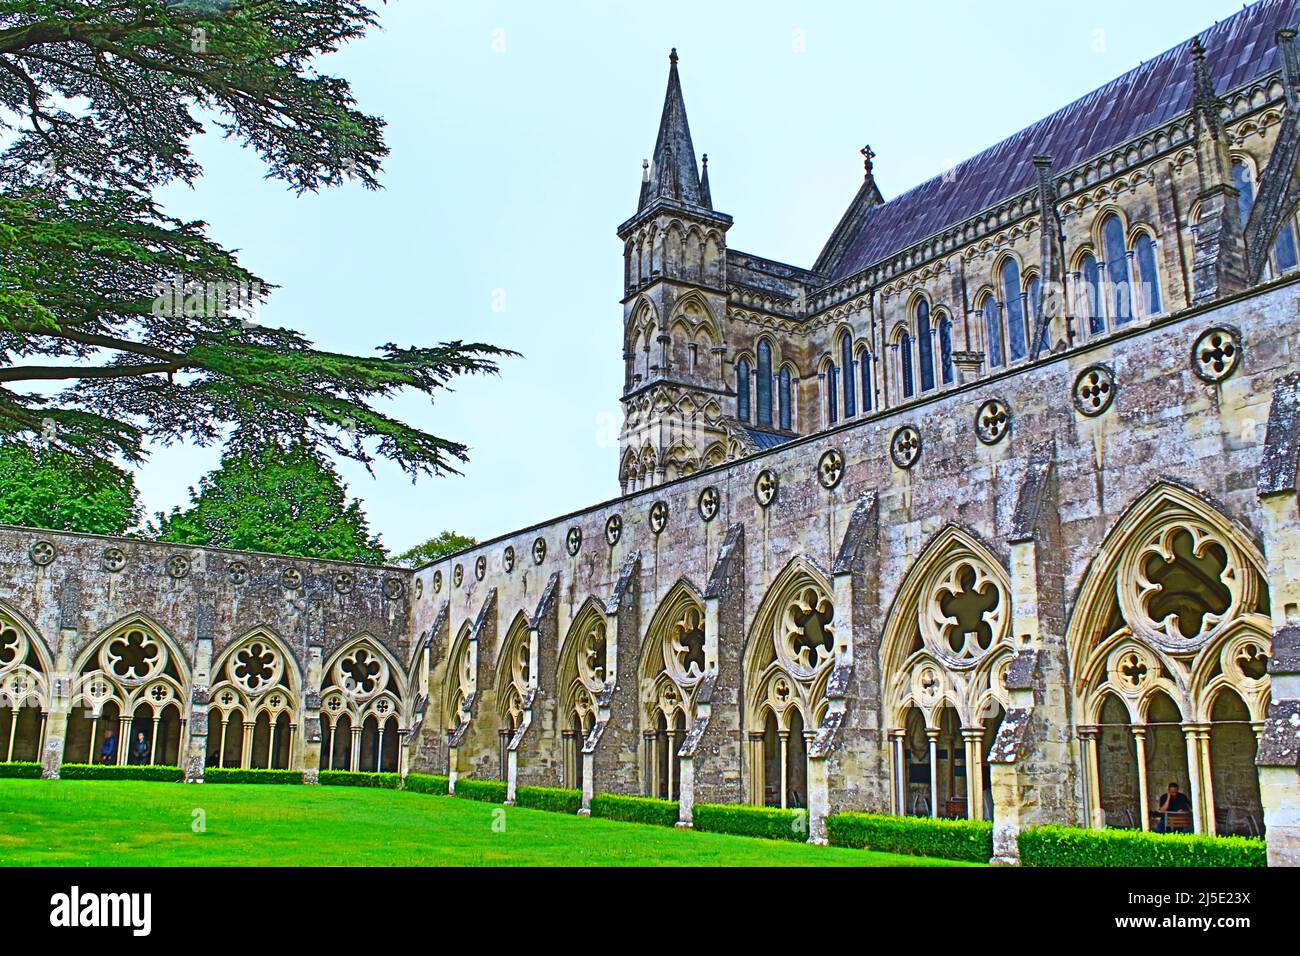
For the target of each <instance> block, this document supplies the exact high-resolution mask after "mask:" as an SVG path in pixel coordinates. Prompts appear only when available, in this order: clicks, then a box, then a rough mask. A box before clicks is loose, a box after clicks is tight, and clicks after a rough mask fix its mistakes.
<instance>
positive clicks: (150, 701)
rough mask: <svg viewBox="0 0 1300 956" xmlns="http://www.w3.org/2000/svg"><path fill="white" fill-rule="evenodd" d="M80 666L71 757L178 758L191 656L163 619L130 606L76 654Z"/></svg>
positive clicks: (67, 747) (68, 742)
mask: <svg viewBox="0 0 1300 956" xmlns="http://www.w3.org/2000/svg"><path fill="white" fill-rule="evenodd" d="M73 674H74V678H73V688H72V698H71V710H70V714H69V718H68V730H67V735H66V737H65V740H64V762H65V763H74V762H95V761H96V760H98V761H99V762H106V763H116V764H125V763H127V762H132V763H139V762H143V763H153V762H161V763H166V764H173V765H174V764H177V763H179V761H180V754H181V746H182V737H183V736H184V731H183V720H184V717H183V713H184V710H183V705H184V702H185V701H186V700H187V699H188V694H189V686H190V672H189V664H188V661H187V659H186V656H185V654H184V652H183V651H182V650H181V648H180V646H179V645H178V644H177V643H176V641H175V639H174V638H173V637H172V636H171V635H170V634H169V633H168V632H167V631H166V629H165V628H163V627H162V626H161V625H160V624H159V623H158V622H157V621H156V620H154V619H153V618H152V617H150V616H149V615H147V614H142V613H136V614H130V615H128V616H126V617H124V618H122V619H121V620H119V621H118V622H116V623H115V624H113V625H111V626H110V627H108V628H106V629H105V630H103V631H101V632H100V635H99V636H98V637H96V638H95V639H94V640H92V641H91V642H89V643H88V644H87V645H86V647H85V648H83V649H82V651H81V653H80V654H78V655H77V659H76V662H75V663H74V665H73ZM141 735H143V737H144V740H145V744H144V747H145V750H146V753H145V754H143V755H141V754H139V753H138V752H137V750H136V747H137V746H139V744H138V741H139V737H140V736H141ZM110 736H111V737H112V738H113V739H114V743H113V744H112V745H110V744H109V743H108V738H109V737H110ZM128 743H129V744H130V746H128ZM110 746H111V750H110Z"/></svg>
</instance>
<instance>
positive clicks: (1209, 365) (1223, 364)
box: [1192, 328, 1241, 382]
mask: <svg viewBox="0 0 1300 956" xmlns="http://www.w3.org/2000/svg"><path fill="white" fill-rule="evenodd" d="M1240 362H1241V336H1240V335H1238V333H1237V331H1236V330H1235V329H1228V328H1214V329H1206V330H1205V331H1204V332H1202V333H1201V334H1200V336H1198V337H1197V339H1196V343H1195V344H1194V345H1193V346H1192V371H1193V372H1195V373H1196V374H1197V376H1198V377H1199V378H1200V379H1201V380H1202V381H1206V382H1222V381H1223V380H1224V379H1225V378H1227V377H1228V376H1229V375H1231V374H1232V373H1233V372H1234V371H1236V369H1237V365H1238V364H1239V363H1240Z"/></svg>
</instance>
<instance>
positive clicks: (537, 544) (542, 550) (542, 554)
mask: <svg viewBox="0 0 1300 956" xmlns="http://www.w3.org/2000/svg"><path fill="white" fill-rule="evenodd" d="M545 560H546V539H545V538H538V539H537V540H536V541H534V542H533V564H541V563H542V562H543V561H545Z"/></svg>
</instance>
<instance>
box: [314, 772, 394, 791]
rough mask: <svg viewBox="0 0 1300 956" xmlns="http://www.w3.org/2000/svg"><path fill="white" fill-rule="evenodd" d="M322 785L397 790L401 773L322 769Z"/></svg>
mask: <svg viewBox="0 0 1300 956" xmlns="http://www.w3.org/2000/svg"><path fill="white" fill-rule="evenodd" d="M320 785H321V786H322V787H379V788H381V789H384V790H397V789H399V788H400V787H401V786H402V777H401V774H396V773H366V772H363V771H352V770H322V771H321V772H320Z"/></svg>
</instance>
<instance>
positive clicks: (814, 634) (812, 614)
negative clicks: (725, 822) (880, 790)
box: [742, 555, 849, 807]
mask: <svg viewBox="0 0 1300 956" xmlns="http://www.w3.org/2000/svg"><path fill="white" fill-rule="evenodd" d="M833 595H834V589H833V588H832V585H831V582H830V578H829V577H828V576H827V575H826V573H825V572H824V571H822V570H821V568H820V567H818V566H817V564H816V563H815V562H813V561H811V560H809V559H808V558H805V557H804V556H802V555H799V556H796V557H794V558H792V559H791V560H790V562H789V563H788V564H787V565H786V566H785V568H783V569H782V570H781V573H780V574H778V575H777V576H776V578H775V579H774V580H773V582H772V584H771V585H770V586H769V587H768V589H767V593H766V594H765V595H764V597H763V601H762V603H761V604H760V605H759V608H758V611H757V613H756V614H755V616H754V620H753V623H752V624H751V626H750V629H749V634H748V637H747V638H746V641H745V652H744V655H743V662H742V667H743V673H744V687H745V712H744V713H745V726H744V727H743V728H742V729H743V730H744V731H745V732H746V734H747V739H748V740H749V743H750V759H749V761H748V768H749V780H748V784H749V787H748V789H749V800H750V802H751V803H757V804H766V805H776V806H781V807H788V806H803V805H804V801H805V800H806V796H807V786H808V764H807V761H808V749H807V743H808V739H809V735H811V734H815V733H816V731H817V729H818V728H819V727H820V721H821V720H823V719H824V718H825V715H826V713H827V697H826V688H827V680H828V678H829V675H830V672H831V670H832V669H833V667H834V664H835V661H836V660H838V659H839V658H840V656H841V655H842V654H843V651H844V647H845V644H846V642H847V641H848V639H849V637H848V634H847V633H841V632H842V631H843V629H842V628H839V629H837V627H838V625H837V622H836V613H835V605H834V599H833Z"/></svg>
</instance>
